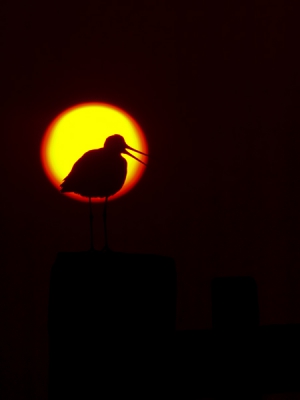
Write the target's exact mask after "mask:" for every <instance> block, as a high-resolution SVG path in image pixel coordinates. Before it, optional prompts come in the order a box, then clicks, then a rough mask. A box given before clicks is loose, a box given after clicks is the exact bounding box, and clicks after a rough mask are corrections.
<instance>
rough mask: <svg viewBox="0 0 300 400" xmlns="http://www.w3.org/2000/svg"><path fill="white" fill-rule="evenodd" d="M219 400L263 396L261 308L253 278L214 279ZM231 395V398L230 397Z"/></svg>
mask: <svg viewBox="0 0 300 400" xmlns="http://www.w3.org/2000/svg"><path fill="white" fill-rule="evenodd" d="M212 322H213V332H214V338H215V346H216V348H215V360H216V365H215V383H214V391H215V396H216V397H215V398H216V399H225V398H229V397H230V398H238V399H260V398H261V395H260V393H259V387H258V386H259V376H258V354H257V343H258V326H259V308H258V297H257V288H256V283H255V280H254V279H253V278H250V277H224V278H216V279H214V280H213V281H212ZM228 396H229V397H228Z"/></svg>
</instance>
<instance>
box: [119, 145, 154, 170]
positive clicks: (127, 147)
mask: <svg viewBox="0 0 300 400" xmlns="http://www.w3.org/2000/svg"><path fill="white" fill-rule="evenodd" d="M126 149H129V150H132V151H135V152H136V153H139V154H143V156H147V157H149V156H148V154H145V153H142V152H141V151H138V150H135V149H133V148H132V147H129V146H126ZM123 153H124V154H127V155H128V156H130V157H132V158H134V159H135V160H136V161H138V162H140V163H142V164H144V165H147V164H145V163H144V162H143V161H141V160H139V159H138V158H136V157H135V156H134V155H132V154H131V153H129V151H127V150H125V151H123Z"/></svg>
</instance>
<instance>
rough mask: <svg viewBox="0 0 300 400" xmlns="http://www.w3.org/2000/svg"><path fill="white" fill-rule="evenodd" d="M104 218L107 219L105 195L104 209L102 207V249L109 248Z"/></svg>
mask: <svg viewBox="0 0 300 400" xmlns="http://www.w3.org/2000/svg"><path fill="white" fill-rule="evenodd" d="M106 219H107V197H105V202H104V209H103V223H104V250H109V248H108V241H107V226H106Z"/></svg>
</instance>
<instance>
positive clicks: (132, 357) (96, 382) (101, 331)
mask: <svg viewBox="0 0 300 400" xmlns="http://www.w3.org/2000/svg"><path fill="white" fill-rule="evenodd" d="M175 318H176V268H175V262H174V260H173V259H172V258H170V257H162V256H158V255H147V254H126V253H117V252H107V253H103V252H99V251H93V252H91V251H86V252H73V253H59V254H58V256H57V258H56V261H55V264H54V265H53V268H52V271H51V280H50V299H49V324H48V328H49V344H50V366H49V367H50V369H49V373H50V375H49V378H50V381H49V392H50V393H49V399H51V400H52V399H55V400H57V399H66V398H74V397H76V398H78V394H80V395H81V396H79V398H82V399H84V398H86V399H88V398H90V399H92V398H100V396H101V395H102V396H104V398H105V393H110V396H112V397H111V398H113V395H118V397H119V396H120V395H121V394H122V395H123V394H127V393H128V394H129V393H130V394H131V396H132V397H133V398H147V396H148V395H149V393H153V395H154V393H156V392H157V391H158V390H159V391H161V390H163V388H162V387H161V386H162V384H163V385H164V386H165V389H167V387H169V386H166V375H167V374H169V370H168V365H169V363H170V359H169V357H170V353H171V348H172V346H171V345H172V340H173V336H174V333H175ZM134 395H135V396H137V397H134ZM118 397H116V398H118Z"/></svg>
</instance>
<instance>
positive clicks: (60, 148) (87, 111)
mask: <svg viewBox="0 0 300 400" xmlns="http://www.w3.org/2000/svg"><path fill="white" fill-rule="evenodd" d="M116 133H117V134H119V135H122V136H123V137H124V139H125V142H126V143H127V144H128V145H129V146H130V147H133V148H134V149H136V150H139V151H141V152H143V153H146V154H147V153H148V147H147V142H146V139H145V136H144V133H143V131H142V129H141V128H140V127H139V125H138V124H137V122H136V121H135V120H134V119H133V118H132V117H131V116H130V115H128V114H127V113H126V112H125V111H123V110H121V109H119V108H117V107H115V106H112V105H109V104H104V103H84V104H78V105H76V106H74V107H71V108H69V109H67V110H65V111H64V112H62V113H61V114H60V115H58V116H57V117H56V118H55V119H54V121H52V123H51V124H50V125H49V127H48V129H47V130H46V132H45V135H44V138H43V141H42V145H41V159H42V164H43V167H44V170H45V172H46V175H47V177H48V178H49V180H50V181H51V182H52V184H53V185H54V186H55V187H56V188H57V189H58V190H60V184H61V182H62V181H63V179H64V178H65V177H66V176H67V175H68V174H69V172H70V171H71V169H72V166H73V165H74V163H75V162H76V161H77V160H78V159H79V158H80V157H81V156H82V155H83V154H84V153H85V152H87V151H88V150H92V149H98V148H100V147H103V145H104V142H105V139H106V138H107V137H108V136H110V135H114V134H116ZM122 156H123V157H124V158H126V161H127V177H126V181H125V183H124V185H123V187H122V189H121V190H120V191H119V192H118V193H116V194H115V195H114V196H111V197H110V198H109V199H115V198H117V197H119V196H122V195H123V194H125V193H127V192H128V191H129V190H130V189H131V188H132V187H133V186H134V185H135V184H136V183H137V182H138V180H139V179H140V178H141V176H142V174H143V172H144V170H145V166H144V165H143V164H141V163H139V162H137V161H135V160H134V159H132V158H131V157H129V156H127V155H124V154H122ZM146 158H147V157H145V156H142V155H139V159H140V160H142V161H143V162H147V160H146ZM65 195H67V196H69V197H72V198H73V199H76V200H80V201H88V199H87V198H86V197H82V196H80V195H77V194H75V193H66V194H65ZM94 201H104V199H100V198H99V199H94Z"/></svg>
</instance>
